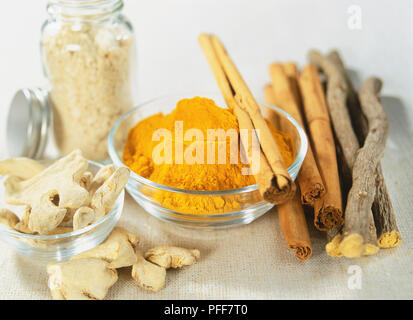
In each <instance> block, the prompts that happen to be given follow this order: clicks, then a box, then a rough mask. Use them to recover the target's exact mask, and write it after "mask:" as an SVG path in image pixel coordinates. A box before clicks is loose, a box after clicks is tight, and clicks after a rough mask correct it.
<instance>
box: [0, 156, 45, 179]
mask: <svg viewBox="0 0 413 320" xmlns="http://www.w3.org/2000/svg"><path fill="white" fill-rule="evenodd" d="M44 169H45V167H44V166H43V165H41V164H40V163H38V162H37V161H35V160H33V159H29V158H13V159H6V160H2V161H0V174H7V175H12V176H15V177H18V178H20V179H22V180H26V179H30V178H32V177H34V176H35V175H37V174H39V173H40V172H42V171H43V170H44Z"/></svg>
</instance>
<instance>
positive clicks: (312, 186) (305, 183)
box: [267, 63, 325, 205]
mask: <svg viewBox="0 0 413 320" xmlns="http://www.w3.org/2000/svg"><path fill="white" fill-rule="evenodd" d="M286 68H287V69H290V70H289V72H290V75H291V76H292V77H295V75H294V74H295V72H296V71H297V69H296V67H295V64H292V63H289V64H288V65H287V67H285V66H284V65H281V64H279V63H273V64H272V65H271V66H270V68H269V71H270V77H271V82H272V85H271V88H272V90H273V94H272V96H269V93H267V96H268V98H270V99H272V100H271V101H269V100H267V102H268V103H270V104H273V105H275V106H277V107H279V108H281V109H283V110H284V111H285V112H287V113H288V114H289V115H291V116H292V117H293V118H294V119H295V120H297V122H298V123H299V124H300V125H301V127H303V128H305V127H304V120H303V117H302V115H301V110H300V109H301V107H300V105H299V103H300V95H299V92H298V88H297V87H296V85H297V82H296V81H298V79H297V78H295V79H294V78H289V77H288V76H287V74H286V72H285V69H286ZM294 70H295V71H294ZM294 83H295V89H294ZM267 113H268V114H269V115H270V116H271V114H274V113H275V111H273V110H272V109H267ZM280 125H281V129H283V131H286V129H285V128H283V124H282V123H281V124H280ZM297 182H298V185H299V186H300V190H301V201H302V203H303V204H306V205H313V204H314V201H316V200H318V199H321V198H322V197H323V195H324V192H325V188H324V183H323V180H322V178H321V175H320V172H319V170H318V167H317V163H316V161H315V159H314V154H313V151H312V147H311V145H309V147H308V151H307V155H306V157H305V159H304V162H303V164H302V166H301V170H300V172H299V174H298V176H297Z"/></svg>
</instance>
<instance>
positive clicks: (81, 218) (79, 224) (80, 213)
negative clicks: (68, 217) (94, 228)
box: [73, 207, 96, 230]
mask: <svg viewBox="0 0 413 320" xmlns="http://www.w3.org/2000/svg"><path fill="white" fill-rule="evenodd" d="M95 218H96V213H95V211H94V210H93V209H92V208H89V207H80V208H79V209H77V210H76V212H75V214H74V215H73V229H74V230H79V229H82V228H84V227H87V226H89V225H91V224H92V223H93V222H94V221H95Z"/></svg>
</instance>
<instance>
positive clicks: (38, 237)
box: [0, 160, 125, 240]
mask: <svg viewBox="0 0 413 320" xmlns="http://www.w3.org/2000/svg"><path fill="white" fill-rule="evenodd" d="M88 162H89V164H93V165H95V166H97V167H98V168H102V167H103V166H104V165H103V164H102V163H98V162H95V161H92V160H88ZM2 176H3V175H2ZM122 197H125V189H123V190H122V192H121V193H120V194H119V196H118V198H117V199H116V202H115V205H114V206H113V208H112V210H110V212H109V213H108V214H107V215H105V216H104V217H103V218H102V219H100V220H99V221H97V222H95V223H93V224H91V225H90V226H87V227H85V228H82V229H79V230H74V231H71V232H66V233H61V234H53V235H38V234H27V233H22V232H18V231H14V230H10V229H7V227H5V226H3V225H1V224H0V233H6V234H9V235H11V236H17V237H20V238H24V239H30V240H56V239H60V240H61V239H65V238H71V237H74V236H79V235H81V234H84V233H86V232H88V231H90V230H92V229H94V228H96V227H98V226H100V225H101V224H104V223H105V222H106V221H108V220H110V219H111V218H113V216H116V213H117V211H118V210H119V208H117V210H115V209H116V205H117V203H118V201H119V199H122Z"/></svg>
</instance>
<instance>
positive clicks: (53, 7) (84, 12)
mask: <svg viewBox="0 0 413 320" xmlns="http://www.w3.org/2000/svg"><path fill="white" fill-rule="evenodd" d="M123 5H124V4H123V0H49V2H48V3H47V7H46V11H47V13H48V14H49V15H50V16H51V17H55V18H57V17H60V18H63V19H67V20H70V19H84V20H101V19H102V18H105V17H107V16H109V15H112V14H114V13H116V12H119V11H120V10H122V8H123Z"/></svg>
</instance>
